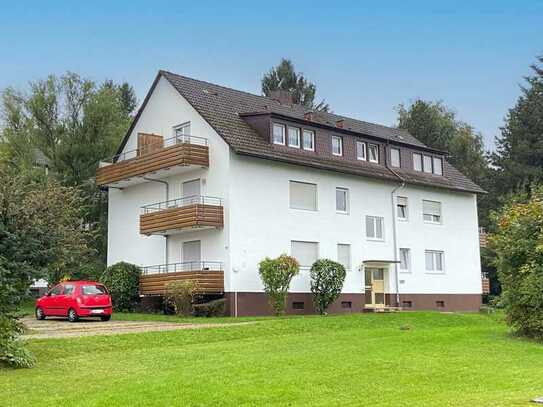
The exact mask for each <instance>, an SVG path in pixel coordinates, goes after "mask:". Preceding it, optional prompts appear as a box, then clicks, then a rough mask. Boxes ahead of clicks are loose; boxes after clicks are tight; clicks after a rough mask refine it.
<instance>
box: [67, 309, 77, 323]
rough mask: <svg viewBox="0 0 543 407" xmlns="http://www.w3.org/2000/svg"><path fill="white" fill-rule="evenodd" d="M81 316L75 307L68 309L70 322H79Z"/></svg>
mask: <svg viewBox="0 0 543 407" xmlns="http://www.w3.org/2000/svg"><path fill="white" fill-rule="evenodd" d="M78 319H79V317H78V316H77V312H75V309H73V308H70V309H69V310H68V321H70V322H77V320H78Z"/></svg>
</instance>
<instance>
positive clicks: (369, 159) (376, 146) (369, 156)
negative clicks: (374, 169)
mask: <svg viewBox="0 0 543 407" xmlns="http://www.w3.org/2000/svg"><path fill="white" fill-rule="evenodd" d="M372 148H375V155H376V157H377V158H376V159H372V158H371V150H372ZM368 161H369V162H370V163H376V164H379V144H368Z"/></svg>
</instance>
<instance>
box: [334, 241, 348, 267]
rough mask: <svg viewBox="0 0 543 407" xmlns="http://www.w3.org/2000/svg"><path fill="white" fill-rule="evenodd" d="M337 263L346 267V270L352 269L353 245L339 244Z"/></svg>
mask: <svg viewBox="0 0 543 407" xmlns="http://www.w3.org/2000/svg"><path fill="white" fill-rule="evenodd" d="M337 262H338V263H339V264H342V265H343V267H345V270H350V269H351V245H350V244H343V243H338V245H337Z"/></svg>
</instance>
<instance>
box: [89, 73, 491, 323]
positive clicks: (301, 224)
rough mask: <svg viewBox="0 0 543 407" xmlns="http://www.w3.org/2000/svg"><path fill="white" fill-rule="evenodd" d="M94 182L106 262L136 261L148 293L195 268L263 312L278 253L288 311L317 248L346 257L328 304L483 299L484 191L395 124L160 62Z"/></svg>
mask: <svg viewBox="0 0 543 407" xmlns="http://www.w3.org/2000/svg"><path fill="white" fill-rule="evenodd" d="M97 183H98V184H99V185H101V186H102V187H103V188H108V190H109V211H108V222H109V232H108V264H114V263H116V262H119V261H126V262H130V263H134V264H137V265H139V266H141V267H142V269H143V275H142V279H141V287H140V290H141V294H142V295H143V296H145V297H146V298H150V297H152V296H156V295H160V294H161V293H163V290H164V284H165V283H166V282H167V281H172V280H176V279H196V280H197V281H198V282H199V287H200V290H201V292H202V293H204V294H207V295H210V296H211V295H213V296H225V297H226V298H227V305H228V307H227V308H228V313H229V314H230V315H239V316H241V315H262V314H267V313H269V312H270V308H269V306H268V304H267V298H266V295H265V293H264V291H263V286H262V283H261V281H260V278H259V274H258V263H259V262H260V261H261V260H262V259H263V258H264V257H266V256H268V257H275V256H278V255H280V254H282V253H287V254H290V255H292V256H294V257H296V258H297V259H298V261H299V262H300V264H301V266H302V267H301V272H300V274H299V275H298V276H296V277H295V278H294V279H293V281H292V284H291V287H290V294H289V299H288V304H287V312H289V313H311V312H313V305H312V296H311V292H310V282H309V268H310V266H311V264H312V263H313V262H314V261H315V260H316V259H317V258H330V259H332V260H336V261H339V262H341V263H342V264H344V265H345V267H346V269H347V277H346V280H345V284H344V287H343V293H342V295H341V297H340V298H339V300H338V301H337V302H336V303H335V304H333V306H332V307H331V311H332V312H349V311H350V312H354V311H362V310H364V309H375V308H381V307H388V306H399V307H403V308H407V309H438V310H459V311H469V310H478V309H479V306H480V302H481V273H480V271H481V268H480V259H479V237H478V224H477V194H478V193H482V192H484V191H482V190H481V188H480V187H478V186H477V185H475V184H474V183H473V182H471V181H470V180H469V179H467V178H466V177H465V176H463V175H462V174H461V173H460V172H458V171H457V170H456V169H455V168H453V167H452V166H451V165H450V164H449V163H448V162H447V161H446V157H445V154H444V152H442V151H437V150H434V149H431V148H428V147H426V146H425V145H423V144H422V143H420V142H419V141H418V140H417V139H415V138H414V137H413V136H411V135H410V134H408V133H406V132H405V131H402V130H399V129H395V128H389V127H384V126H380V125H376V124H371V123H367V122H362V121H359V120H355V119H351V118H347V117H343V116H338V115H336V114H331V113H323V112H312V111H307V109H306V108H304V107H303V106H300V105H295V104H292V103H291V101H290V100H289V95H288V94H285V93H281V92H278V93H277V95H275V96H274V97H273V98H267V97H264V96H258V95H253V94H249V93H246V92H241V91H237V90H233V89H229V88H226V87H222V86H218V85H214V84H210V83H207V82H203V81H198V80H194V79H190V78H186V77H183V76H180V75H176V74H173V73H169V72H165V71H160V72H159V73H158V75H157V77H156V79H155V81H154V83H153V85H152V87H151V89H150V91H149V93H148V94H147V96H146V98H145V100H144V102H143V104H142V106H141V108H140V110H139V111H138V113H137V115H136V117H135V119H134V121H133V123H132V125H131V127H130V129H129V131H128V133H127V134H126V137H125V138H124V140H123V142H122V144H121V146H120V147H119V150H118V155H117V156H116V157H114V159H113V160H111V161H110V162H108V163H102V164H101V166H100V168H99V170H98V173H97Z"/></svg>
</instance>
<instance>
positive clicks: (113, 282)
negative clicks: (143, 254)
mask: <svg viewBox="0 0 543 407" xmlns="http://www.w3.org/2000/svg"><path fill="white" fill-rule="evenodd" d="M100 282H101V283H103V284H105V286H106V287H107V289H108V290H109V294H110V295H111V301H112V302H113V309H114V310H116V311H134V309H135V307H136V306H137V304H138V302H139V299H140V297H139V287H140V268H139V267H138V266H136V265H135V264H130V263H125V262H123V261H122V262H119V263H116V264H114V265H112V266H109V267H108V268H106V269H105V270H104V273H103V274H102V277H101V278H100Z"/></svg>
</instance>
